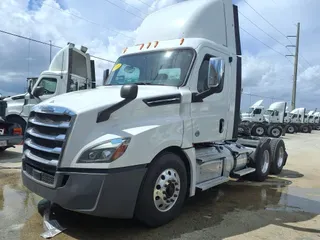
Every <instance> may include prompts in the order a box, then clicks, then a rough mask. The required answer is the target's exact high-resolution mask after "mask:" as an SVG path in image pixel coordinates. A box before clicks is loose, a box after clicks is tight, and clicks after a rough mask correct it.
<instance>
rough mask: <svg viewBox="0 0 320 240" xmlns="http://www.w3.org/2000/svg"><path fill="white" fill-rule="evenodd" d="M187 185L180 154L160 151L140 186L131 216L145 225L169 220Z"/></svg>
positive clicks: (183, 195)
mask: <svg viewBox="0 0 320 240" xmlns="http://www.w3.org/2000/svg"><path fill="white" fill-rule="evenodd" d="M187 188H188V177H187V170H186V167H185V165H184V163H183V161H182V160H181V158H180V157H179V156H178V155H176V154H174V153H171V152H164V153H162V154H160V155H159V156H157V157H156V158H155V159H154V160H153V162H152V163H151V164H150V167H149V169H148V172H147V174H146V176H145V179H144V181H143V184H142V186H141V189H140V192H139V196H138V200H137V205H136V209H135V217H136V218H137V219H138V220H140V221H141V222H142V223H144V224H145V225H147V226H148V227H159V226H161V225H164V224H166V223H168V222H170V221H171V220H173V219H174V218H176V217H177V216H178V215H179V214H180V212H181V209H182V207H183V204H184V201H185V198H186V194H187Z"/></svg>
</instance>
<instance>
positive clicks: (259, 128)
mask: <svg viewBox="0 0 320 240" xmlns="http://www.w3.org/2000/svg"><path fill="white" fill-rule="evenodd" d="M256 133H257V135H259V136H260V135H263V134H264V129H263V127H257V128H256Z"/></svg>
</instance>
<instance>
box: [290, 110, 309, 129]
mask: <svg viewBox="0 0 320 240" xmlns="http://www.w3.org/2000/svg"><path fill="white" fill-rule="evenodd" d="M305 118H306V108H296V109H293V110H292V111H291V112H290V121H291V124H293V126H294V127H295V129H296V132H302V133H311V131H312V126H311V125H310V124H309V123H306V122H305Z"/></svg>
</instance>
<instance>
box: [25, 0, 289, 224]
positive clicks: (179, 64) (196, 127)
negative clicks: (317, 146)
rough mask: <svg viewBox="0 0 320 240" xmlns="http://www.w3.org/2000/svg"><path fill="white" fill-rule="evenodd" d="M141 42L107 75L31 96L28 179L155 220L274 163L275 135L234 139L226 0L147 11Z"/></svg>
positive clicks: (234, 45)
mask: <svg viewBox="0 0 320 240" xmlns="http://www.w3.org/2000/svg"><path fill="white" fill-rule="evenodd" d="M186 13H188V14H186ZM164 26H165V27H164ZM155 29H156V31H155ZM136 43H137V44H136V45H134V46H131V47H128V48H125V50H124V51H123V53H122V54H121V56H120V57H119V58H118V60H117V62H116V63H115V65H114V67H113V68H112V70H111V71H110V75H109V76H108V78H107V81H106V86H99V87H97V88H95V89H90V90H83V91H79V92H71V93H66V94H62V95H60V96H56V97H53V98H50V99H48V100H46V101H43V102H41V103H39V104H37V105H36V106H34V107H33V109H32V111H31V113H30V116H29V119H28V125H27V129H26V135H25V141H24V149H23V157H22V180H23V184H24V185H25V186H26V187H27V188H28V189H30V190H31V191H32V192H35V193H36V194H38V195H40V196H42V197H43V198H45V199H48V200H49V201H50V202H51V203H54V204H57V205H59V206H61V207H62V208H65V209H69V210H72V211H77V212H81V213H86V214H90V215H96V216H103V217H109V218H132V217H134V218H136V219H138V220H140V221H142V222H143V223H145V224H146V225H148V226H150V227H156V226H160V225H163V224H166V223H168V222H169V221H171V220H172V219H174V218H176V217H177V216H178V215H179V214H180V212H181V209H182V206H183V205H184V202H185V200H186V198H187V197H191V196H194V195H195V193H196V189H199V190H202V191H204V190H207V189H209V188H212V187H214V186H217V185H219V184H222V183H224V182H227V181H229V180H230V179H229V177H233V178H241V177H245V178H249V179H252V180H255V181H264V180H265V179H266V178H267V176H268V174H269V173H272V174H279V173H280V172H281V170H282V168H283V166H284V165H285V164H286V160H287V152H286V148H285V144H284V142H283V140H282V139H271V138H268V137H266V138H254V137H247V138H238V132H237V130H238V124H239V116H240V101H241V47H240V34H239V22H238V11H237V7H236V6H233V5H232V1H231V0H191V1H184V2H181V3H178V4H175V5H172V6H170V7H167V8H163V9H161V10H159V11H157V12H154V13H152V14H150V15H148V16H147V17H146V18H145V19H144V21H143V22H142V24H141V26H140V28H139V30H138V33H137V39H136ZM60 53H65V54H66V55H67V56H68V55H69V52H68V51H66V48H64V49H63V50H62V52H60ZM74 64H76V63H75V62H70V61H69V62H68V63H67V65H68V67H67V68H65V69H67V70H66V72H65V74H66V76H65V77H66V78H67V79H69V78H70V77H71V75H70V74H71V73H70V71H69V70H68V69H72V68H73V65H74ZM79 67H80V66H79ZM86 67H88V66H87V65H86V63H85V62H83V66H81V69H86ZM48 74H49V73H48ZM37 89H38V88H34V89H33V91H32V94H33V95H36V96H39V97H40V95H41V94H40V92H39V90H37ZM243 191H246V190H245V188H244V189H243Z"/></svg>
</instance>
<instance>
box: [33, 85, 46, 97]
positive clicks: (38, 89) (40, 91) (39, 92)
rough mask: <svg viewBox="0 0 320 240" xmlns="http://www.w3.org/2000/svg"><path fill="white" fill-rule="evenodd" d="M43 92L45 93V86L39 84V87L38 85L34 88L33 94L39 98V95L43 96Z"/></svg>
mask: <svg viewBox="0 0 320 240" xmlns="http://www.w3.org/2000/svg"><path fill="white" fill-rule="evenodd" d="M43 94H44V87H42V86H38V87H36V89H34V90H33V94H32V95H33V96H35V97H37V98H38V97H40V96H42V95H43Z"/></svg>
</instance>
